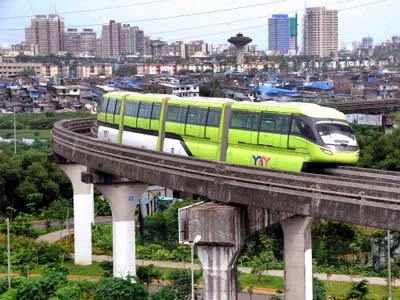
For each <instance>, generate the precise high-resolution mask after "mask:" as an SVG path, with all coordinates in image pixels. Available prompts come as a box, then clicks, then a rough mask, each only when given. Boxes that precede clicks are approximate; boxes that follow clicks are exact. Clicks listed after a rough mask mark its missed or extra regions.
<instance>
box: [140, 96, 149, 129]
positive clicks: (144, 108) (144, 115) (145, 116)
mask: <svg viewBox="0 0 400 300" xmlns="http://www.w3.org/2000/svg"><path fill="white" fill-rule="evenodd" d="M151 109H152V103H147V102H140V103H139V112H138V118H137V127H138V128H142V129H150V119H151Z"/></svg>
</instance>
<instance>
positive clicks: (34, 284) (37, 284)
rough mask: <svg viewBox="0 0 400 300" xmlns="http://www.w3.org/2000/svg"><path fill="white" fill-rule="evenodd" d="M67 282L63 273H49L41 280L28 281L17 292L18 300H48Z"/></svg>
mask: <svg viewBox="0 0 400 300" xmlns="http://www.w3.org/2000/svg"><path fill="white" fill-rule="evenodd" d="M66 282H67V276H66V274H65V273H62V272H48V273H46V274H45V275H44V276H43V277H41V278H39V279H33V280H27V281H25V283H23V284H22V285H21V286H20V287H19V288H18V292H17V299H18V300H47V299H48V298H49V297H51V296H52V295H53V294H54V293H55V291H56V290H57V289H58V288H60V287H61V286H63V285H65V284H66Z"/></svg>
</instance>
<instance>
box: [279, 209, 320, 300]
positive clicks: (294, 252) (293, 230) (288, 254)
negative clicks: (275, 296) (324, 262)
mask: <svg viewBox="0 0 400 300" xmlns="http://www.w3.org/2000/svg"><path fill="white" fill-rule="evenodd" d="M281 224H282V229H283V233H284V259H285V300H312V299H313V273H312V245H311V243H312V242H311V224H312V218H310V217H303V216H294V217H291V218H288V219H286V220H284V221H282V222H281Z"/></svg>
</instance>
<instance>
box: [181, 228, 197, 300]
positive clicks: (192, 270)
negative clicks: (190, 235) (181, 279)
mask: <svg viewBox="0 0 400 300" xmlns="http://www.w3.org/2000/svg"><path fill="white" fill-rule="evenodd" d="M200 240H201V235H196V236H195V238H194V240H193V242H192V243H190V242H185V243H184V244H185V245H189V246H190V248H191V254H192V262H191V266H190V269H191V272H192V274H191V275H192V297H191V300H195V294H194V250H195V247H196V244H197V243H198V242H200Z"/></svg>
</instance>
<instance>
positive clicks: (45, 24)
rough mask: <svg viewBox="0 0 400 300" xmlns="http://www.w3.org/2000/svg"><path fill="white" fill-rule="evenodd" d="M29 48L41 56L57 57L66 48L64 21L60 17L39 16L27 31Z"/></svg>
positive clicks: (26, 36)
mask: <svg viewBox="0 0 400 300" xmlns="http://www.w3.org/2000/svg"><path fill="white" fill-rule="evenodd" d="M25 43H26V45H27V48H30V49H32V48H35V49H37V54H39V55H49V54H54V55H57V54H58V53H59V52H60V51H63V48H64V20H63V19H62V18H61V17H59V16H58V15H49V16H46V15H37V16H34V17H33V18H32V19H31V26H30V27H28V28H26V30H25Z"/></svg>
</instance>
